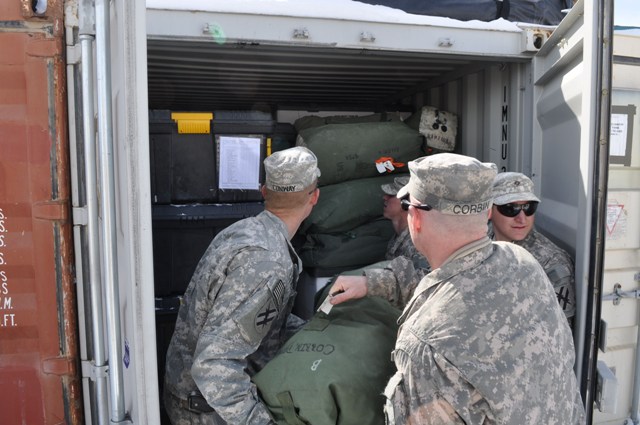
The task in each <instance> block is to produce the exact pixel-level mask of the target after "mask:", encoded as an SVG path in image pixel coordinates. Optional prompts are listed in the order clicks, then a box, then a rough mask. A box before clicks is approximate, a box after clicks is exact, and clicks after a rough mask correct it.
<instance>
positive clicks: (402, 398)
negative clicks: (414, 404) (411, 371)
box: [384, 372, 409, 425]
mask: <svg viewBox="0 0 640 425" xmlns="http://www.w3.org/2000/svg"><path fill="white" fill-rule="evenodd" d="M384 397H385V404H384V416H385V423H386V424H387V425H395V424H403V423H406V420H407V412H408V407H409V399H408V397H407V393H406V391H405V388H404V376H403V375H402V373H401V372H396V373H395V375H393V376H392V377H391V379H390V380H389V382H388V383H387V387H386V388H385V390H384Z"/></svg>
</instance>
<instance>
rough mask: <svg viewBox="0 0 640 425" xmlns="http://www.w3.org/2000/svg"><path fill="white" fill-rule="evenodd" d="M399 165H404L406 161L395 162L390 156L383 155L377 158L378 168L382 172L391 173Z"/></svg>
mask: <svg viewBox="0 0 640 425" xmlns="http://www.w3.org/2000/svg"><path fill="white" fill-rule="evenodd" d="M399 167H404V163H402V162H395V161H394V160H393V158H392V157H390V156H381V157H380V158H378V159H376V169H377V170H378V172H379V173H380V174H382V173H390V172H392V171H393V170H395V169H396V168H399Z"/></svg>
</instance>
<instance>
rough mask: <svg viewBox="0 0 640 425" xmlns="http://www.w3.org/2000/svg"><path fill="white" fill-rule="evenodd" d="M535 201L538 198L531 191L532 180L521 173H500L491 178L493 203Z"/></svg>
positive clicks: (538, 200)
mask: <svg viewBox="0 0 640 425" xmlns="http://www.w3.org/2000/svg"><path fill="white" fill-rule="evenodd" d="M518 201H536V202H540V199H538V197H537V196H536V195H534V193H533V182H532V181H531V179H530V178H529V177H527V176H525V175H524V174H522V173H513V172H506V173H500V174H498V175H497V176H496V178H495V179H494V180H493V203H494V204H496V205H504V204H508V203H510V202H518Z"/></svg>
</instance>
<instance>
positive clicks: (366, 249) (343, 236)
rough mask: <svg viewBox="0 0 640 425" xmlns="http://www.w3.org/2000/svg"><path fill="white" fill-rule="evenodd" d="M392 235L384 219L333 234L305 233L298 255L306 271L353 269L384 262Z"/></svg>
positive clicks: (393, 232)
mask: <svg viewBox="0 0 640 425" xmlns="http://www.w3.org/2000/svg"><path fill="white" fill-rule="evenodd" d="M394 234H395V231H394V230H393V225H392V224H391V221H390V220H387V219H385V218H379V219H374V220H372V221H369V222H367V223H365V224H362V225H360V226H357V227H355V228H353V229H351V230H348V231H345V232H340V233H335V234H329V233H308V234H306V235H305V236H304V237H305V240H304V243H303V244H302V246H301V247H300V249H299V251H298V255H299V256H300V259H301V260H302V264H304V266H305V267H319V268H326V269H332V268H342V269H344V268H353V269H355V268H356V267H362V266H364V265H367V264H371V263H375V262H376V261H382V260H384V259H385V254H386V252H387V246H388V245H389V241H390V240H391V238H392V237H393V235H394Z"/></svg>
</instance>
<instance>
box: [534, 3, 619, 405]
mask: <svg viewBox="0 0 640 425" xmlns="http://www.w3.org/2000/svg"><path fill="white" fill-rule="evenodd" d="M605 3H611V2H604V1H602V2H601V1H596V0H580V1H578V2H577V3H576V4H575V5H574V7H573V8H572V9H571V11H570V12H569V14H568V15H567V16H566V17H565V19H564V20H563V21H562V22H561V23H560V25H559V26H558V27H557V29H556V30H555V31H554V32H553V33H552V35H551V36H550V37H549V39H548V41H547V42H546V43H545V44H544V45H543V46H542V48H541V49H540V51H539V52H538V53H537V54H536V57H535V58H534V60H533V81H532V82H533V85H534V89H533V96H534V103H533V104H534V107H533V108H534V110H533V141H532V164H531V169H532V174H533V180H534V183H535V185H536V187H537V189H538V190H539V192H540V193H541V194H542V196H541V201H542V202H541V204H540V209H539V212H538V213H537V214H536V217H537V218H536V225H537V227H538V228H540V229H541V230H542V231H543V232H544V233H545V234H547V235H549V236H550V237H551V238H552V239H554V240H555V241H556V242H558V243H559V245H561V246H563V247H564V248H566V249H567V250H568V251H569V252H570V253H572V254H575V260H576V262H575V269H576V292H577V304H578V305H577V314H576V320H577V321H576V324H575V331H574V339H575V343H576V353H577V357H576V365H575V369H576V374H577V376H578V380H579V381H580V384H581V392H582V396H583V399H584V400H585V403H586V406H587V415H588V416H590V415H591V405H592V403H593V395H594V394H593V391H594V388H595V381H594V379H595V375H594V373H595V362H596V353H595V346H596V342H595V341H596V338H597V333H598V327H597V326H596V324H597V323H599V322H598V321H599V315H600V301H599V293H600V286H601V277H602V261H601V260H602V237H603V233H604V230H603V229H604V227H603V222H602V218H603V216H604V211H605V208H604V207H605V203H604V196H605V194H604V190H603V189H602V188H603V185H605V187H606V166H607V165H606V154H605V156H604V158H605V159H604V161H603V160H602V158H603V155H602V152H603V150H604V152H605V153H606V141H607V138H608V124H609V122H608V111H609V108H610V99H609V97H608V96H609V89H608V88H609V87H610V84H611V82H610V68H611V58H610V56H611V51H610V47H611V46H610V43H609V40H610V38H609V37H610V36H611V30H612V23H611V21H612V20H611V19H610V18H611V16H610V11H611V9H609V10H608V11H607V10H604V8H605V7H609V8H610V7H611V5H610V4H607V5H605Z"/></svg>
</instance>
